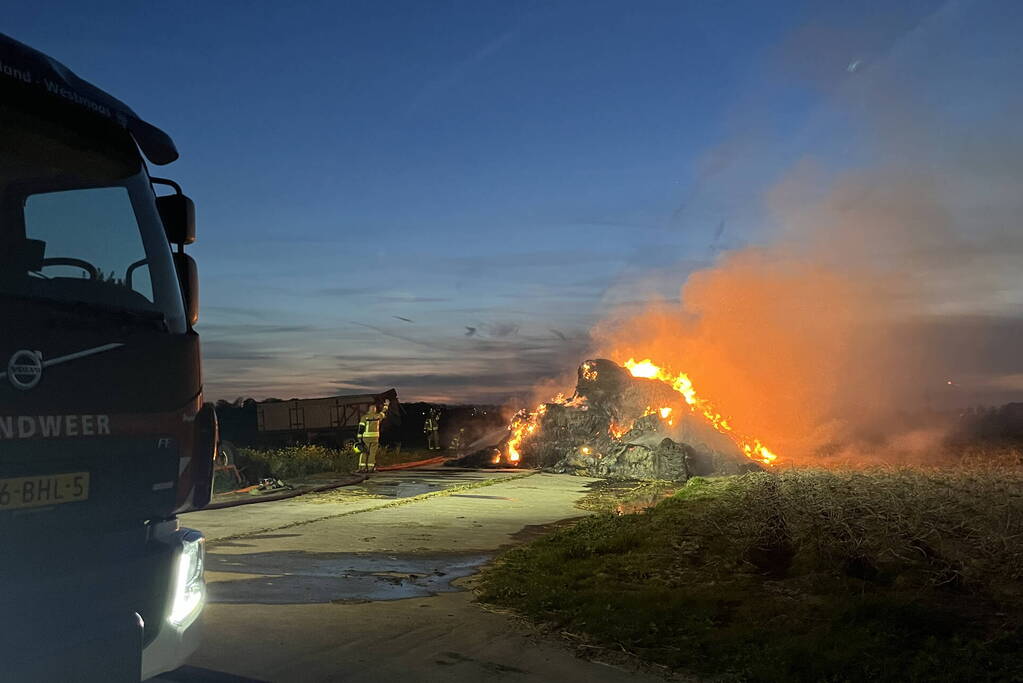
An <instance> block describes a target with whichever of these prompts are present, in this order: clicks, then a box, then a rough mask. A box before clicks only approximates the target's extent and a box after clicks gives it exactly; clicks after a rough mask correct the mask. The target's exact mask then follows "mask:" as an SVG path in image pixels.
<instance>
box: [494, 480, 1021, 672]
mask: <svg viewBox="0 0 1023 683" xmlns="http://www.w3.org/2000/svg"><path fill="white" fill-rule="evenodd" d="M479 591H480V598H481V600H482V601H483V602H485V603H488V604H491V605H495V606H498V607H500V608H504V609H511V610H514V611H517V612H519V613H521V614H524V615H526V616H528V617H531V618H532V619H534V620H538V621H541V622H544V623H546V624H547V625H549V626H550V627H551V628H552V629H554V630H556V631H557V632H560V633H562V634H565V635H566V636H570V637H572V638H573V639H575V640H576V641H580V642H582V643H584V644H585V647H586V648H587V649H588V650H589V651H590V652H594V651H599V649H600V648H606V649H607V651H608V652H611V651H614V652H620V651H623V650H624V651H625V652H627V653H630V654H632V655H635V656H638V657H640V658H643V659H645V660H647V661H650V662H654V663H657V664H660V665H663V666H665V667H668V668H670V669H672V670H678V671H683V672H688V673H695V674H699V675H703V676H708V677H711V678H714V679H726V680H756V681H775V680H804V681H811V680H812V681H846V680H892V681H894V680H899V681H902V680H1021V679H1023V659H1021V658H1020V655H1019V653H1020V652H1021V650H1023V635H1021V634H1023V631H1021V622H1023V604H1021V601H1020V598H1021V595H1023V470H1021V469H1020V468H1015V467H990V466H988V467H976V468H957V469H949V470H920V469H915V470H911V469H877V470H865V471H864V470H860V471H855V470H840V471H820V470H813V471H811V470H788V471H781V472H778V473H776V474H764V473H752V474H747V475H743V476H739V477H731V478H722V479H715V480H707V479H700V478H696V479H692V480H690V481H689V482H688V483H687V485H685V486H684V487H682V488H681V489H679V490H678V491H677V492H676V493H675V494H674V495H672V496H671V497H669V498H667V499H665V500H663V501H662V502H660V503H658V504H656V506H654V507H652V508H650V509H649V510H648V511H646V512H641V513H637V514H624V515H622V514H616V513H614V512H611V513H603V514H598V515H597V516H594V517H592V518H588V519H586V520H584V521H581V522H579V523H578V524H576V525H574V526H573V527H571V528H568V529H563V530H559V531H556V532H554V533H552V534H551V535H549V536H546V537H544V538H541V539H539V540H537V541H535V542H533V543H531V544H529V545H526V546H521V547H518V548H515V549H512V550H510V551H509V552H507V553H506V554H505V555H503V556H502V557H501V558H500V559H499V560H498V561H497V562H496V563H495V564H494V565H493V566H492V567H490V568H489V569H488V570H487V571H486V572H485V573H484V575H483V577H482V579H481V582H480V587H479Z"/></svg>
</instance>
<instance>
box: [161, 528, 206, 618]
mask: <svg viewBox="0 0 1023 683" xmlns="http://www.w3.org/2000/svg"><path fill="white" fill-rule="evenodd" d="M204 544H205V539H204V538H203V536H202V534H200V533H199V532H198V531H193V530H191V529H189V530H186V531H185V535H184V538H183V540H182V543H181V551H180V555H178V559H177V563H176V565H177V566H176V567H175V568H174V582H173V583H172V584H171V586H172V590H173V595H172V596H171V609H170V614H169V615H168V616H167V620H168V621H170V623H171V624H173V625H174V626H182V625H184V624H185V623H186V622H188V621H191V620H192V619H194V618H195V616H196V615H197V614H198V613H199V610H201V609H202V603H203V600H204V598H205V597H206V582H205V581H204V580H203V563H204V561H205V555H206V549H205V547H204Z"/></svg>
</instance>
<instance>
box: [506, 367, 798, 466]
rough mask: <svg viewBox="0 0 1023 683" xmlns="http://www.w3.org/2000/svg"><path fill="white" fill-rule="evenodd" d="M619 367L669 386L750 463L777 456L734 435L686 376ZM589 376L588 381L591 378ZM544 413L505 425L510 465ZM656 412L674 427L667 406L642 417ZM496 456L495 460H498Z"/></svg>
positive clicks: (558, 399)
mask: <svg viewBox="0 0 1023 683" xmlns="http://www.w3.org/2000/svg"><path fill="white" fill-rule="evenodd" d="M622 365H624V366H625V368H626V369H627V370H628V371H629V372H630V373H632V376H633V377H642V378H645V379H655V380H659V381H661V382H664V383H666V384H668V385H670V386H671V388H672V389H674V390H675V391H677V392H678V393H679V394H681V395H682V398H684V399H685V402H686V404H687V405H688V406H689V409H690V411H691V412H692V413H693V414H694V415H698V416H700V417H702V418H704V419H705V420H707V422H709V423H710V425H711V426H712V427H714V429H716V430H717V431H718V432H720V433H722V434H725V435H727V436H728V437H729V438H731V439H732V440H733V441H735V443H736V444H737V445H738V446H739V448H740V450H742V452H743V453H744V454H745V455H746V457H748V458H750V459H751V460H756V461H757V462H761V463H763V464H765V465H770V464H772V463H774V461H775V460H776V459H777V458H778V456H777V455H775V454H774V453H772V452H771V451H770V450H768V448H767V447H766V446H764V444H762V443H761V442H760V440H759V439H755V438H752V437H747V436H744V435H741V434H738V433H737V432H735V430H733V429H732V426H731V425H730V424H729V423H728V420H726V419H725V418H724V417H722V415H721V413H719V412H718V411H717V410H715V409H714V407H713V406H712V405H711V404H710V402H709V401H707V400H706V399H703V398H700V397H699V396H697V394H696V389H695V388H694V387H693V383H692V381H691V380H690V379H689V377H688V375H686V374H685V373H683V372H680V373H677V374H672V373H671V372H669V371H667V370H664V369H663V368H661V367H660V366H658V365H655V364H654V362H653V361H651V360H650V359H649V358H647V359H645V360H642V361H638V362H637V361H636V360H635V359H634V358H630V359H629V360H627V361H625V362H624V363H623V364H622ZM590 371H591V370H590V369H589V368H587V367H586V366H584V368H583V372H584V373H586V372H590ZM595 376H596V375H594V377H590V378H589V379H594V378H595ZM548 403H557V404H562V405H569V404H571V403H572V401H571V400H569V399H566V398H565V395H564V394H558V395H557V396H555V397H554V398H553V399H552V400H551V401H549V402H548ZM546 412H547V404H546V403H541V404H540V405H538V406H537V407H536V408H535V409H534V410H532V411H530V410H525V409H523V410H520V411H519V412H518V413H516V414H515V416H514V417H513V418H512V420H511V424H509V425H508V430H509V431H510V432H511V436H510V437H509V438H508V448H507V460H508V463H509V464H511V465H513V466H514V465H518V464H519V462H520V461H521V460H522V453H521V451H520V450H519V449H520V448H521V446H522V442H523V441H524V440H525V439H526V438H528V437H530V436H532V435H533V434H535V433H536V430H537V429H539V425H540V418H541V417H542V416H543V415H544V413H546ZM654 413H657V414H658V415H659V417H660V418H661V419H662V420H664V421H665V422H667V423H668V425H669V426H672V425H674V424H675V420H674V416H673V414H672V413H673V411H672V408H671V407H668V406H665V407H662V408H656V409H654V408H647V410H646V414H647V415H651V414H654ZM630 428H631V427H629V426H626V425H620V424H617V423H615V422H612V423H611V425H610V427H609V433H610V435H611V436H612V437H614V438H620V437H621V436H623V435H624V434H625V433H626V432H628V431H629V429H630ZM499 460H500V457H498V458H497V459H496V460H495V462H496V461H499Z"/></svg>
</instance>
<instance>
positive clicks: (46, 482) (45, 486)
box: [0, 472, 89, 510]
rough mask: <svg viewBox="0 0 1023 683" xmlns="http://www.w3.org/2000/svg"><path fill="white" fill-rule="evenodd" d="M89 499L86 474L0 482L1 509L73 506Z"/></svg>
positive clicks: (48, 475) (52, 475)
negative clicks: (70, 504) (66, 504)
mask: <svg viewBox="0 0 1023 683" xmlns="http://www.w3.org/2000/svg"><path fill="white" fill-rule="evenodd" d="M88 497H89V473H88V472H68V473H66V474H45V475H39V476H35V477H18V478H16V479H0V510H14V509H16V508H31V507H37V506H40V505H59V504H60V503H74V502H76V501H79V500H85V499H87V498H88Z"/></svg>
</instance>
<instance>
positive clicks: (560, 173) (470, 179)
mask: <svg viewBox="0 0 1023 683" xmlns="http://www.w3.org/2000/svg"><path fill="white" fill-rule="evenodd" d="M890 4H891V3H887V2H867V3H863V2H859V3H847V2H841V3H833V4H828V3H818V2H805V3H804V2H782V1H778V2H770V3H766V2H760V1H751V2H713V3H711V2H653V1H643V2H582V1H580V2H295V3H270V2H246V3H241V2H218V3H200V2H179V3H169V4H168V3H163V4H160V3H127V2H125V3H119V4H115V3H88V4H83V3H74V2H50V3H34V4H29V3H21V4H20V5H19V6H18V7H13V8H9V9H8V11H7V12H5V26H4V31H5V32H6V33H8V34H9V35H12V36H13V37H15V38H17V39H19V40H22V41H23V42H26V43H28V44H30V45H32V46H34V47H36V48H38V49H41V50H43V51H44V52H47V53H48V54H51V55H53V56H54V57H56V58H58V59H60V60H61V61H63V62H65V63H66V64H68V65H69V66H70V67H71V68H72V69H74V70H75V71H76V72H78V73H79V74H80V75H81V76H83V77H85V78H86V79H89V80H91V81H93V82H94V83H96V84H97V85H99V86H100V87H102V88H104V89H106V90H108V91H109V92H111V93H112V94H114V95H115V96H118V97H120V98H121V99H123V100H125V101H126V102H128V103H129V104H130V105H131V106H132V107H133V108H134V109H135V110H136V111H137V112H138V113H139V114H140V115H142V116H143V117H144V118H147V119H148V120H150V121H152V122H154V123H155V124H157V125H159V126H161V127H162V128H164V129H165V130H167V131H168V132H169V133H171V135H172V136H173V137H174V139H175V141H176V143H177V144H178V147H179V149H180V151H181V155H182V157H181V160H180V161H179V162H176V163H175V164H173V165H172V166H170V167H169V168H167V169H159V170H158V171H157V169H154V172H158V173H159V174H160V175H170V176H172V177H174V178H175V179H177V180H178V181H180V182H181V183H182V185H183V186H184V187H185V190H186V192H188V193H189V194H190V195H192V196H193V198H194V199H195V200H196V203H197V205H198V207H199V221H200V222H199V231H200V232H199V243H198V244H197V245H196V247H195V249H193V253H194V254H195V256H196V258H197V260H198V261H199V263H200V268H201V276H202V283H203V285H202V304H203V313H202V319H201V322H200V326H199V331H200V333H201V334H202V335H203V338H204V347H205V354H206V371H207V392H208V395H209V397H210V398H228V399H231V398H234V397H235V396H241V395H244V396H255V397H257V398H263V397H267V396H277V397H291V396H311V395H326V394H332V393H344V392H346V391H359V390H364V389H368V390H383V389H386V388H389V387H391V386H396V387H397V388H398V390H399V392H400V393H401V394H402V396H403V398H405V399H406V400H409V399H437V400H452V401H457V400H493V401H499V400H502V399H503V398H505V397H507V396H508V395H511V394H515V393H521V392H523V391H527V390H528V389H529V388H530V387H531V386H533V385H534V383H535V382H536V381H537V380H538V379H541V378H543V377H546V376H551V375H555V374H560V373H561V372H563V371H564V369H565V367H566V366H567V367H572V366H574V365H575V363H576V362H578V360H580V354H581V353H583V351H584V350H585V348H586V346H587V343H588V338H587V332H588V330H589V328H590V326H591V325H592V324H593V323H594V322H595V321H596V320H598V319H599V318H600V317H601V315H602V314H603V312H604V311H605V310H606V309H607V307H608V306H613V305H628V301H629V300H630V298H631V297H634V296H640V295H642V294H646V293H648V291H649V290H650V289H654V290H656V291H658V292H660V293H661V294H663V295H665V296H676V295H677V287H678V285H679V284H680V283H681V282H682V281H683V280H684V278H685V276H686V274H687V273H688V272H689V271H690V270H692V269H693V268H696V267H699V266H701V265H706V264H708V263H709V262H711V261H712V260H713V259H714V258H715V256H716V255H717V254H718V253H720V251H721V250H723V249H726V248H731V247H736V246H741V245H744V244H748V243H755V242H756V241H757V240H759V239H761V238H762V237H763V235H764V233H765V231H767V230H768V229H769V228H770V219H769V217H768V216H767V214H766V213H765V212H764V211H763V206H762V202H761V193H762V191H763V189H764V187H765V186H766V185H768V184H770V183H772V182H774V181H776V180H777V178H778V177H779V174H780V169H786V168H789V167H790V166H792V165H793V164H794V163H796V162H797V161H799V160H800V159H801V158H803V157H805V156H806V155H807V154H813V155H815V156H816V157H817V158H820V159H823V160H825V161H826V162H827V163H830V164H834V165H836V166H839V167H841V166H848V165H854V164H856V163H858V162H859V161H860V159H859V158H858V155H859V154H860V153H861V152H862V149H861V148H860V147H859V146H857V145H856V144H855V141H856V140H857V137H856V135H857V131H856V127H855V126H853V125H851V124H850V123H849V121H848V120H847V118H848V116H849V112H848V111H844V110H841V109H838V108H835V107H834V106H833V93H834V91H835V90H836V89H839V88H842V87H846V86H847V83H848V81H850V80H851V79H855V78H857V77H858V75H859V73H858V72H859V69H860V67H859V66H854V67H853V68H851V69H850V68H849V67H850V65H853V63H854V62H856V61H857V60H859V61H860V63H861V64H863V65H869V64H870V63H871V60H878V59H880V58H881V57H883V56H884V55H886V54H888V53H889V52H890V51H891V50H893V49H895V48H897V46H898V45H899V42H900V41H901V40H902V38H903V36H905V35H906V34H907V32H911V31H912V30H913V29H914V27H916V26H917V25H918V24H919V23H920V22H921V21H922V20H923V19H925V18H926V17H928V16H930V15H931V14H932V13H933V12H935V11H936V10H938V9H940V8H942V7H943V6H945V5H947V3H940V2H927V1H921V2H908V3H900V4H899V8H898V9H897V10H893V9H892V8H891V7H889V5H890ZM966 5H968V6H970V5H972V3H966ZM989 27H990V25H989V24H983V25H981V26H980V28H981V29H986V28H989ZM837 141H841V142H837ZM651 273H656V274H658V277H657V278H656V284H651V279H650V277H649V276H650V274H651ZM400 318H407V319H408V320H410V321H411V322H407V321H405V320H401V319H400Z"/></svg>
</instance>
